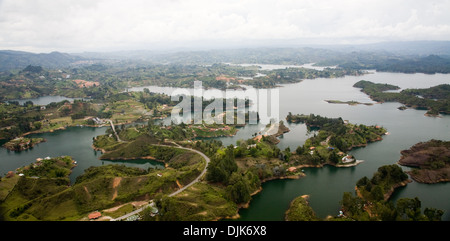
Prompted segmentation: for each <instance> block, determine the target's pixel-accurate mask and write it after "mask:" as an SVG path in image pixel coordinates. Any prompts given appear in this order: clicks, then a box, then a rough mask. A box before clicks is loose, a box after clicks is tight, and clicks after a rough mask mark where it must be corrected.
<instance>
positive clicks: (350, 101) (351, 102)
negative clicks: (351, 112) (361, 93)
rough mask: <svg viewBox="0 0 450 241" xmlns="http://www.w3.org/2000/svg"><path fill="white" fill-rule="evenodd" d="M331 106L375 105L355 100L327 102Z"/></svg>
mask: <svg viewBox="0 0 450 241" xmlns="http://www.w3.org/2000/svg"><path fill="white" fill-rule="evenodd" d="M325 101H326V102H327V103H329V104H347V105H373V103H361V102H358V101H354V100H349V101H341V100H325Z"/></svg>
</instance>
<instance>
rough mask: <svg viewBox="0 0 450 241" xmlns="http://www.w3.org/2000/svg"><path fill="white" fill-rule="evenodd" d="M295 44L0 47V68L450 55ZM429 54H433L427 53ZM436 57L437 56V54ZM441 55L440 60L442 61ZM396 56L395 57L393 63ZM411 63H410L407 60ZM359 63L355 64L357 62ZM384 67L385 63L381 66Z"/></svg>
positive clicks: (429, 46)
mask: <svg viewBox="0 0 450 241" xmlns="http://www.w3.org/2000/svg"><path fill="white" fill-rule="evenodd" d="M291 46H295V47H278V48H277V47H266V48H263V47H258V48H242V49H215V50H196V51H193V50H183V51H181V50H179V51H175V50H173V51H149V50H136V51H116V52H106V53H101V52H84V53H71V54H68V53H60V52H51V53H40V54H35V53H28V52H22V51H12V50H3V51H1V50H0V71H8V70H14V69H16V70H21V69H24V68H25V67H27V66H28V65H35V66H42V67H43V68H49V69H51V68H63V67H70V66H78V65H80V64H93V63H111V62H116V61H127V62H135V63H141V64H152V63H153V64H165V63H177V64H214V63H260V64H304V63H321V64H325V65H336V64H341V65H347V66H350V65H351V66H356V67H358V66H359V67H360V66H362V64H363V65H365V66H370V65H373V64H376V65H377V66H378V67H381V66H382V65H386V64H389V65H390V64H396V65H397V64H398V62H396V61H403V62H400V64H402V65H416V64H418V62H422V61H425V62H426V63H427V64H433V63H437V64H438V65H439V69H442V68H443V67H442V66H444V67H447V65H448V63H449V61H448V60H449V59H450V41H411V42H385V43H376V44H364V45H315V46H301V45H291ZM430 55H432V56H431V57H428V56H430ZM437 56H439V57H437ZM442 58H444V59H442ZM393 60H395V61H393ZM411 61H412V62H411ZM355 63H356V64H357V65H356V64H355ZM383 67H384V66H383Z"/></svg>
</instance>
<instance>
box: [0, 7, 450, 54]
mask: <svg viewBox="0 0 450 241" xmlns="http://www.w3.org/2000/svg"><path fill="white" fill-rule="evenodd" d="M448 9H450V1H448V0H444V1H439V0H436V1H422V0H415V1H413V0H383V1H379V0H377V1H368V0H367V1H361V0H358V1H352V0H340V1H335V0H306V1H294V0H285V1H279V0H278V1H275V0H228V1H222V0H185V1H182V0H180V1H177V0H172V1H158V0H152V1H148V0H127V1H124V0H98V1H91V0H33V1H29V0H0V49H20V50H27V51H36V52H40V51H53V50H58V51H85V50H86V51H91V50H113V49H115V50H121V49H139V48H147V47H151V46H154V45H158V46H164V45H169V44H178V45H182V44H183V43H190V44H192V43H195V42H196V41H199V42H202V43H204V42H208V41H211V42H214V41H215V42H221V43H224V42H226V41H232V42H235V43H238V42H239V41H242V42H248V41H253V42H255V41H263V40H264V41H268V40H293V39H298V41H299V42H311V41H317V40H319V41H321V42H323V43H336V42H349V41H350V42H351V41H352V40H354V39H364V40H365V41H379V40H450V15H449V14H447V10H448Z"/></svg>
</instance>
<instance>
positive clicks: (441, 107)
mask: <svg viewBox="0 0 450 241" xmlns="http://www.w3.org/2000/svg"><path fill="white" fill-rule="evenodd" d="M353 87H356V88H361V91H362V92H364V93H366V94H367V95H369V96H370V98H371V99H372V100H374V101H377V102H400V103H402V104H403V105H404V106H401V107H400V108H399V109H400V110H405V109H406V107H410V108H414V109H420V110H427V113H426V115H427V116H438V115H439V114H450V85H449V84H442V85H438V86H434V87H430V88H427V89H405V90H402V91H400V92H399V93H396V92H385V91H389V90H399V89H400V87H398V86H395V85H389V84H376V83H373V82H370V81H366V80H361V81H359V82H357V83H355V84H354V85H353Z"/></svg>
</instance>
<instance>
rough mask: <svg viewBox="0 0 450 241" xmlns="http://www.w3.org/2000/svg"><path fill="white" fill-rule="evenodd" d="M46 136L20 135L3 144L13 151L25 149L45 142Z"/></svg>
mask: <svg viewBox="0 0 450 241" xmlns="http://www.w3.org/2000/svg"><path fill="white" fill-rule="evenodd" d="M45 141H46V140H45V139H44V138H26V137H19V138H16V139H13V140H10V141H8V142H7V143H5V144H4V145H3V146H4V147H5V148H7V149H8V150H11V151H24V150H27V149H30V148H32V147H33V146H35V145H36V144H38V143H41V142H45Z"/></svg>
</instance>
